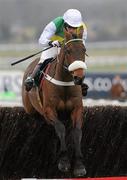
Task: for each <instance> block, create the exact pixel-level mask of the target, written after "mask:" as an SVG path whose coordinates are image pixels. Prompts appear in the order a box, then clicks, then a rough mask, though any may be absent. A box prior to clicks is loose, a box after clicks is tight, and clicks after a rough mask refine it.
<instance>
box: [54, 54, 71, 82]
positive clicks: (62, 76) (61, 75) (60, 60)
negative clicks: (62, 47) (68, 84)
mask: <svg viewBox="0 0 127 180" xmlns="http://www.w3.org/2000/svg"><path fill="white" fill-rule="evenodd" d="M64 61H65V56H64V54H63V53H60V54H59V55H58V57H57V66H56V73H55V78H56V79H58V80H60V81H72V76H71V75H70V73H69V72H68V70H66V69H65V67H64V66H65V64H64Z"/></svg>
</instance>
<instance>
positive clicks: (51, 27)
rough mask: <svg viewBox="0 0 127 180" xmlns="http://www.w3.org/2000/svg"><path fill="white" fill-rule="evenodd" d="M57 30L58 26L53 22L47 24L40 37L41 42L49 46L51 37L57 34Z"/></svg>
mask: <svg viewBox="0 0 127 180" xmlns="http://www.w3.org/2000/svg"><path fill="white" fill-rule="evenodd" d="M55 32H56V26H55V24H54V23H53V22H50V23H49V24H47V26H46V27H45V28H44V30H43V32H42V34H41V36H40V38H39V44H40V45H42V46H43V47H45V46H48V43H49V42H50V41H51V40H50V38H51V37H52V36H53V35H54V34H55Z"/></svg>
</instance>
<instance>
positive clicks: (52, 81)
mask: <svg viewBox="0 0 127 180" xmlns="http://www.w3.org/2000/svg"><path fill="white" fill-rule="evenodd" d="M76 41H82V42H83V39H79V38H76V39H71V40H68V41H67V42H65V43H63V50H64V52H65V55H66V46H67V45H68V44H69V43H71V42H76ZM59 62H60V61H59V57H58V56H57V63H59ZM63 68H64V69H65V70H66V71H68V66H67V65H66V64H64V65H63ZM68 72H69V71H68ZM45 79H47V80H48V81H50V82H51V83H53V84H55V85H58V86H75V84H74V81H70V82H64V81H59V80H56V79H54V78H53V77H51V76H49V75H48V74H45Z"/></svg>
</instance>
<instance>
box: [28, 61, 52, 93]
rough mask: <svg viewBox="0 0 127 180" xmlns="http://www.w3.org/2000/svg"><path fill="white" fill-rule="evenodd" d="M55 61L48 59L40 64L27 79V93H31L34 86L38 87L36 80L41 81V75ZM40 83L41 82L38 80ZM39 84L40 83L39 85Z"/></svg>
mask: <svg viewBox="0 0 127 180" xmlns="http://www.w3.org/2000/svg"><path fill="white" fill-rule="evenodd" d="M52 60H53V58H48V59H46V60H45V61H44V62H43V63H39V64H37V65H36V67H35V68H34V70H33V73H32V74H31V75H30V76H28V77H27V79H26V80H25V82H24V84H25V87H26V91H30V90H31V89H32V88H33V86H35V85H36V83H35V80H36V79H39V75H40V73H41V71H42V70H43V69H45V67H46V66H47V65H48V64H49V63H50V62H51V61H52ZM38 81H39V80H38ZM37 84H38V83H37Z"/></svg>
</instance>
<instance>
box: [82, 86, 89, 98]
mask: <svg viewBox="0 0 127 180" xmlns="http://www.w3.org/2000/svg"><path fill="white" fill-rule="evenodd" d="M81 88H82V95H83V96H86V95H87V91H88V88H89V86H88V85H87V84H85V83H84V84H82V85H81Z"/></svg>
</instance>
